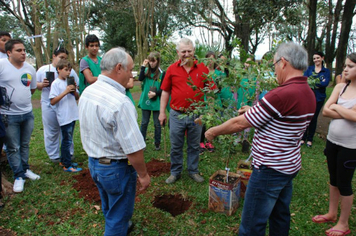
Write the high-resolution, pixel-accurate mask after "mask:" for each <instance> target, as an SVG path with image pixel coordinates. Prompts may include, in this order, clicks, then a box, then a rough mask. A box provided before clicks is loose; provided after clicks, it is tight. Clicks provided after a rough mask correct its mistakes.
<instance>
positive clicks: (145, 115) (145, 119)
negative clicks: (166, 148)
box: [141, 109, 161, 144]
mask: <svg viewBox="0 0 356 236" xmlns="http://www.w3.org/2000/svg"><path fill="white" fill-rule="evenodd" d="M151 112H152V114H153V123H154V126H155V144H160V143H161V124H160V123H159V120H158V116H159V111H151V110H143V109H142V122H141V133H142V136H143V138H144V140H146V134H147V127H148V124H149V123H150V117H151Z"/></svg>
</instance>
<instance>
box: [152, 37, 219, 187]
mask: <svg viewBox="0 0 356 236" xmlns="http://www.w3.org/2000/svg"><path fill="white" fill-rule="evenodd" d="M176 49H177V54H178V56H179V60H178V61H177V62H175V63H173V64H172V65H171V66H170V67H169V68H168V69H167V72H166V76H165V78H164V80H163V82H162V85H161V89H162V95H161V106H160V114H159V121H160V123H161V125H164V124H165V123H166V121H167V116H166V113H165V110H166V106H167V104H168V100H169V96H171V102H170V107H171V110H170V113H169V122H170V123H169V128H170V139H171V176H169V178H168V179H167V180H166V183H167V184H172V183H174V182H176V181H177V180H178V179H179V178H180V175H181V172H182V169H183V145H184V136H185V132H187V145H188V147H187V165H188V172H189V176H190V177H191V178H192V179H193V180H194V181H196V182H199V183H200V182H203V181H204V178H203V177H202V176H200V175H199V171H198V164H199V141H200V135H201V130H202V127H201V126H200V125H198V124H195V123H194V120H195V119H196V118H198V115H193V116H187V117H185V118H183V119H180V118H179V117H178V116H179V115H181V114H185V113H186V112H188V111H191V110H192V109H194V108H192V107H190V105H191V104H192V102H193V101H203V100H204V96H203V95H204V94H203V93H202V92H201V91H200V90H199V89H196V90H193V89H192V87H191V86H190V85H188V83H187V82H188V81H191V82H192V83H193V84H194V85H195V86H196V87H197V88H204V87H205V86H208V85H211V86H212V88H214V84H211V83H207V77H206V75H207V74H209V70H208V68H207V67H206V66H205V65H204V64H203V63H200V64H199V63H198V62H197V61H196V60H195V59H194V52H195V48H194V45H193V42H192V41H191V40H190V39H187V38H183V39H181V40H180V41H179V43H178V44H177V48H176ZM197 94H198V96H197Z"/></svg>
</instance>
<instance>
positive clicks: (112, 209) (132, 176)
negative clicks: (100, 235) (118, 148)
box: [89, 157, 137, 236]
mask: <svg viewBox="0 0 356 236" xmlns="http://www.w3.org/2000/svg"><path fill="white" fill-rule="evenodd" d="M89 170H90V174H91V177H92V178H93V180H94V182H95V184H96V186H97V187H98V190H99V193H100V198H101V206H102V209H103V214H104V217H105V234H104V235H105V236H109V235H122V236H126V233H127V229H128V225H129V220H130V219H131V217H132V214H133V210H134V204H135V194H136V180H137V173H136V171H135V169H134V168H133V167H132V166H131V165H128V164H127V161H115V162H112V163H110V164H100V163H99V159H96V158H92V157H89Z"/></svg>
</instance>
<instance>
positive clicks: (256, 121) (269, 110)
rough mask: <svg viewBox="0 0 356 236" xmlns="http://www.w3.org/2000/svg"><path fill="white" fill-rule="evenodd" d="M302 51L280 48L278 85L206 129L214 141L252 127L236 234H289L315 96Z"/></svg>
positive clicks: (276, 61) (291, 46)
mask: <svg viewBox="0 0 356 236" xmlns="http://www.w3.org/2000/svg"><path fill="white" fill-rule="evenodd" d="M307 58H308V55H307V52H306V50H305V49H304V48H303V47H301V46H299V45H297V44H294V43H284V44H281V45H280V46H279V47H278V49H277V51H276V54H275V56H274V63H273V66H274V70H275V74H276V76H277V81H278V83H279V86H278V87H277V88H276V89H274V90H271V91H270V92H268V93H267V94H266V95H265V97H264V98H263V99H262V100H261V101H260V102H259V103H258V104H257V105H255V106H253V107H251V108H250V107H242V108H241V109H240V110H239V113H240V114H243V115H240V116H238V117H235V118H232V119H230V120H228V121H227V122H225V123H223V124H222V125H219V126H215V127H213V128H211V129H209V130H208V131H207V132H206V133H205V136H206V138H207V139H208V140H213V139H214V138H215V137H216V136H218V135H222V134H232V133H236V132H239V131H242V130H244V129H246V128H249V127H254V128H255V134H254V138H253V143H252V156H253V161H252V165H253V173H252V175H251V178H250V180H249V183H248V186H247V191H246V195H245V202H244V208H243V212H242V220H241V225H240V229H239V235H240V236H241V235H243V236H245V235H253V236H258V235H265V230H266V225H267V220H269V235H278V236H283V235H288V232H289V226H290V211H289V205H290V201H291V198H292V180H293V178H294V177H295V176H296V175H297V173H298V171H299V169H300V168H301V155H300V140H301V138H302V136H303V133H304V131H305V129H306V128H307V126H308V125H309V123H310V121H311V119H312V117H313V115H314V111H315V106H316V101H315V96H314V94H313V92H312V90H311V89H310V87H309V86H308V83H307V77H304V76H303V71H304V70H305V69H306V68H307V67H308V60H307Z"/></svg>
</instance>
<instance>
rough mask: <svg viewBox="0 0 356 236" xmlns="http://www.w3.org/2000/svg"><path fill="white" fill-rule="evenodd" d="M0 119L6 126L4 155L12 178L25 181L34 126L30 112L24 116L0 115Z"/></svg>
mask: <svg viewBox="0 0 356 236" xmlns="http://www.w3.org/2000/svg"><path fill="white" fill-rule="evenodd" d="M1 119H2V120H3V122H4V124H5V126H6V136H5V137H6V138H5V143H6V155H7V159H8V161H9V165H10V167H11V169H12V171H13V172H14V178H15V179H16V178H17V177H22V178H23V179H26V178H27V177H26V176H25V172H26V170H27V169H29V168H30V166H29V165H28V157H29V153H30V140H31V134H32V131H33V125H34V117H33V114H32V111H31V112H29V113H26V114H24V115H1Z"/></svg>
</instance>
